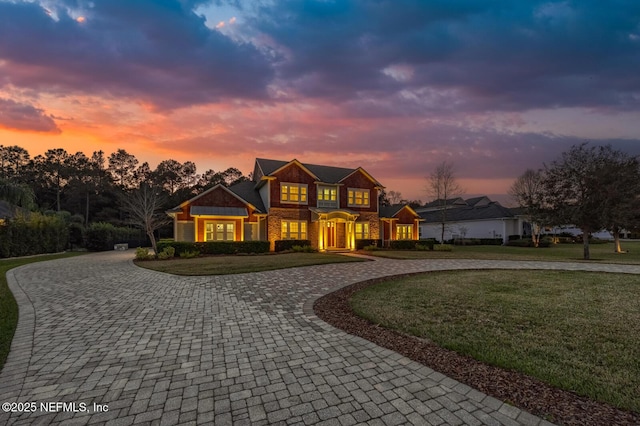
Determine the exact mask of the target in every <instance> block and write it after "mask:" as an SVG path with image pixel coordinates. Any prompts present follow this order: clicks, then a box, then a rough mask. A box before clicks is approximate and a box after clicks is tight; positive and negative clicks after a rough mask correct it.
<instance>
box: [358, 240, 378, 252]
mask: <svg viewBox="0 0 640 426" xmlns="http://www.w3.org/2000/svg"><path fill="white" fill-rule="evenodd" d="M367 246H376V247H382V241H381V240H376V239H371V238H366V239H359V240H356V250H363V249H365V247H367Z"/></svg>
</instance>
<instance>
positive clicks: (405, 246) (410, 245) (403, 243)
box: [389, 240, 419, 250]
mask: <svg viewBox="0 0 640 426" xmlns="http://www.w3.org/2000/svg"><path fill="white" fill-rule="evenodd" d="M416 244H419V242H418V241H416V240H391V241H389V248H390V249H392V250H415V249H416Z"/></svg>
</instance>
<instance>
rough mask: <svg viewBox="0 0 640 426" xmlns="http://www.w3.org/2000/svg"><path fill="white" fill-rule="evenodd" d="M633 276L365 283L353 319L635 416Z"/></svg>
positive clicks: (638, 377)
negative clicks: (366, 284) (427, 340)
mask: <svg viewBox="0 0 640 426" xmlns="http://www.w3.org/2000/svg"><path fill="white" fill-rule="evenodd" d="M638 300H640V276H635V275H625V274H606V273H587V272H561V271H502V270H500V271H495V270H493V271H464V272H460V271H456V272H437V273H429V274H420V275H416V276H411V277H405V278H399V279H395V280H393V279H392V280H390V281H386V282H383V283H380V284H376V285H374V286H371V287H369V288H367V289H365V290H363V291H361V292H358V293H356V294H355V295H354V297H353V298H352V300H351V304H352V307H353V309H354V311H355V312H356V314H358V315H360V316H362V317H365V318H367V319H368V320H370V321H372V322H374V323H377V324H381V325H383V326H385V327H388V328H392V329H397V330H400V331H402V332H405V333H408V334H412V335H415V336H419V337H422V338H427V339H430V340H432V341H434V342H435V343H437V344H438V345H440V346H443V347H445V348H448V349H451V350H454V351H456V352H459V353H462V354H466V355H470V356H472V357H473V358H476V359H478V360H481V361H483V362H486V363H489V364H492V365H497V366H499V367H502V368H507V369H514V370H517V371H520V372H523V373H525V374H528V375H531V376H534V377H537V378H539V379H540V380H542V381H544V382H547V383H549V384H551V385H553V386H556V387H559V388H562V389H565V390H570V391H573V392H576V393H578V394H580V395H584V396H587V397H589V398H592V399H595V400H598V401H602V402H606V403H609V404H612V405H614V406H617V407H619V408H622V409H627V410H632V411H636V412H640V393H638V389H640V304H639V303H638Z"/></svg>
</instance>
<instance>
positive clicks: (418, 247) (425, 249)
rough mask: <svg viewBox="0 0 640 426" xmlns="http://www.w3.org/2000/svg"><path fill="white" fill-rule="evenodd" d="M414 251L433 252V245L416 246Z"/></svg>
mask: <svg viewBox="0 0 640 426" xmlns="http://www.w3.org/2000/svg"><path fill="white" fill-rule="evenodd" d="M416 250H419V251H427V250H433V244H431V245H429V244H420V243H418V244H416Z"/></svg>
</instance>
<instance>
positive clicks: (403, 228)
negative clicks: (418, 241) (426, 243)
mask: <svg viewBox="0 0 640 426" xmlns="http://www.w3.org/2000/svg"><path fill="white" fill-rule="evenodd" d="M396 239H397V240H413V225H397V228H396Z"/></svg>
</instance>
